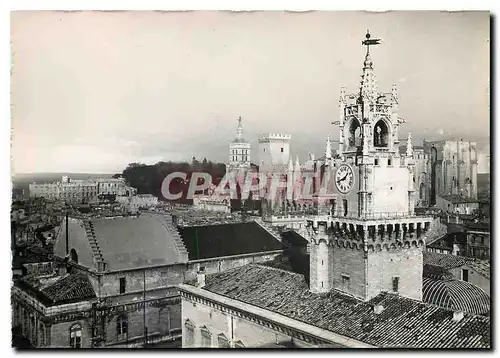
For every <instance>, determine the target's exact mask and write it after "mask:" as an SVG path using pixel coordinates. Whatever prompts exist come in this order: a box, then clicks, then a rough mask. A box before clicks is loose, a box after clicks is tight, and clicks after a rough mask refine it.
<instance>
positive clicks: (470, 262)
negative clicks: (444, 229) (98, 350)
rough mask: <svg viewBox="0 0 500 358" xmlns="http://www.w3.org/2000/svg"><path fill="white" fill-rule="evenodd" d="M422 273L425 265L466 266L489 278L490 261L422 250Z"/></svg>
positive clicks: (444, 267)
mask: <svg viewBox="0 0 500 358" xmlns="http://www.w3.org/2000/svg"><path fill="white" fill-rule="evenodd" d="M423 257H424V273H425V267H426V266H427V265H432V266H437V267H441V268H443V269H452V268H457V267H462V266H467V267H470V268H472V269H473V270H475V271H476V272H478V273H480V274H481V275H483V276H484V277H486V278H488V279H489V278H490V262H489V261H488V260H481V259H476V258H473V257H464V256H456V255H449V254H438V253H435V252H428V251H424V255H423Z"/></svg>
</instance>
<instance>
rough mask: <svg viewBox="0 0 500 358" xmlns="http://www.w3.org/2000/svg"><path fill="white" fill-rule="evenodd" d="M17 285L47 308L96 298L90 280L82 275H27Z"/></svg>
mask: <svg viewBox="0 0 500 358" xmlns="http://www.w3.org/2000/svg"><path fill="white" fill-rule="evenodd" d="M16 284H17V285H18V286H20V287H21V288H24V289H27V290H28V291H30V292H32V293H33V294H34V295H35V296H37V297H38V298H39V299H40V300H41V302H42V303H44V304H45V305H47V306H52V305H59V304H65V303H72V302H79V301H84V300H88V299H93V298H95V297H96V294H95V291H94V289H93V287H92V284H91V283H90V280H89V279H88V277H87V276H86V275H82V274H66V275H64V276H58V275H54V276H51V277H37V276H33V275H27V276H24V277H23V278H21V279H20V280H19V281H18V282H16Z"/></svg>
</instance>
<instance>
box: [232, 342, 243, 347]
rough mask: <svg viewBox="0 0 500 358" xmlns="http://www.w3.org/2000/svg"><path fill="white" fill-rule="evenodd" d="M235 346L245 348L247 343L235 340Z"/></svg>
mask: <svg viewBox="0 0 500 358" xmlns="http://www.w3.org/2000/svg"><path fill="white" fill-rule="evenodd" d="M234 348H245V345H244V344H243V342H242V341H236V342H234Z"/></svg>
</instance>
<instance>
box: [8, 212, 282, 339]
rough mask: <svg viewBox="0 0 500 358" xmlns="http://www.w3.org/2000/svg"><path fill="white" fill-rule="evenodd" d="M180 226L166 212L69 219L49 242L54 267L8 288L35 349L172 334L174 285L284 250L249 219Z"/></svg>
mask: <svg viewBox="0 0 500 358" xmlns="http://www.w3.org/2000/svg"><path fill="white" fill-rule="evenodd" d="M240 226H241V227H240ZM213 230H215V231H213ZM183 231H184V233H183V235H184V236H183V237H181V236H180V234H179V232H178V231H177V228H176V227H175V225H174V224H173V223H172V220H171V218H170V219H169V216H168V215H162V214H156V213H155V214H153V213H142V214H141V215H140V216H137V217H130V216H129V217H114V218H90V219H88V218H87V219H79V218H69V219H68V227H67V230H66V229H65V228H63V230H61V231H60V234H59V235H58V238H57V240H56V243H55V247H54V255H55V257H56V262H57V263H58V265H59V267H60V271H59V272H54V273H53V274H50V275H47V274H43V275H41V276H40V275H35V274H34V272H33V273H32V274H30V275H27V276H25V277H22V278H21V280H19V281H18V282H17V283H16V286H15V287H16V289H15V290H13V294H12V309H13V312H17V311H16V310H19V307H21V310H22V311H23V312H27V313H26V314H25V313H21V315H22V316H19V317H27V318H26V319H27V320H28V322H29V320H30V319H31V318H30V317H31V316H33V317H34V318H33V319H34V320H35V321H34V323H33V324H32V325H28V326H26V327H25V328H22V329H21V331H20V333H21V335H22V336H23V337H25V338H27V339H28V340H29V342H30V344H31V345H32V346H34V347H59V348H69V347H75V348H90V347H116V348H126V347H144V346H147V345H151V344H156V343H160V342H169V341H172V340H178V339H180V334H181V311H180V296H179V291H178V285H179V284H181V283H182V282H184V281H186V280H188V281H189V280H193V279H196V273H197V272H198V271H200V270H203V271H205V272H207V273H217V272H223V271H225V270H227V269H231V268H234V267H238V266H241V265H245V264H248V263H252V262H262V261H267V260H272V259H273V258H274V257H275V256H276V255H278V254H279V253H281V252H282V250H281V244H280V242H279V241H278V240H277V239H276V238H275V237H273V236H272V235H270V234H269V233H267V232H266V231H265V230H263V229H261V228H260V227H259V226H258V225H257V224H255V223H246V224H236V225H232V224H229V225H226V226H225V225H214V226H207V227H196V228H195V229H194V231H193V230H189V228H183ZM188 231H189V232H188ZM66 232H67V233H68V235H66ZM214 232H215V234H214ZM248 235H250V237H252V238H253V239H254V240H253V241H251V240H249V239H248V238H249V236H248ZM66 238H68V240H66ZM198 238H199V241H198ZM221 240H224V242H221ZM83 293H85V294H83ZM68 300H69V301H68ZM15 314H17V313H15ZM23 319H24V318H19V321H20V322H23ZM38 321H40V322H45V324H44V325H43V326H42V325H40V324H38ZM15 322H16V324H15V326H16V327H17V326H18V325H17V322H18V321H15ZM75 332H77V333H75ZM42 335H43V337H46V338H45V340H43V341H41V340H40V338H39V337H41V336H42ZM37 337H38V338H37ZM74 337H79V339H78V340H76V338H74Z"/></svg>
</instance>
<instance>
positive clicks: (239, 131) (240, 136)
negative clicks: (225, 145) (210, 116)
mask: <svg viewBox="0 0 500 358" xmlns="http://www.w3.org/2000/svg"><path fill="white" fill-rule="evenodd" d="M241 121H242V120H241V117H238V127H237V128H236V139H243V125H242V124H241Z"/></svg>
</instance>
